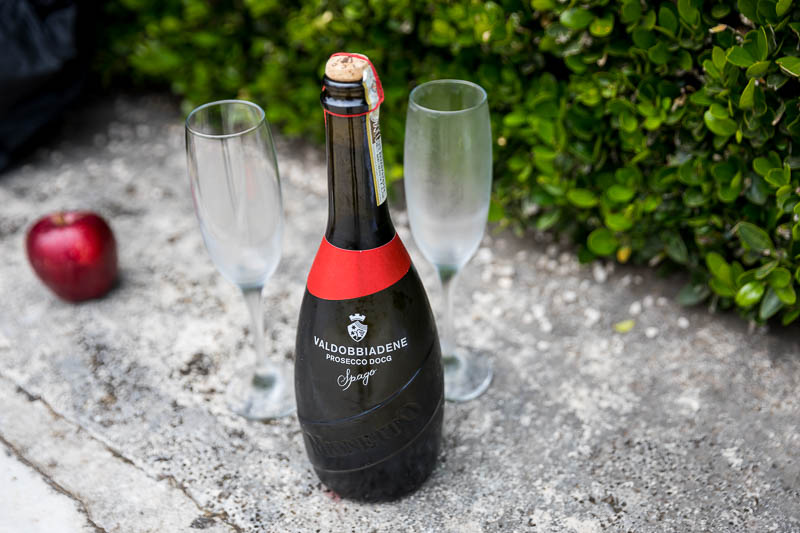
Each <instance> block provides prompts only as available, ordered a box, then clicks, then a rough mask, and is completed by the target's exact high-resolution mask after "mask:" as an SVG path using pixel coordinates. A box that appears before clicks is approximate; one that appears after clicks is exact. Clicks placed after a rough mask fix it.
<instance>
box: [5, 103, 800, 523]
mask: <svg viewBox="0 0 800 533" xmlns="http://www.w3.org/2000/svg"><path fill="white" fill-rule="evenodd" d="M320 117H321V115H320V114H319V113H318V110H309V120H320V122H321V118H320ZM320 127H321V124H320ZM279 158H280V166H281V171H282V176H283V185H284V194H285V203H286V205H285V212H286V216H287V233H286V238H285V241H284V254H283V259H282V262H281V265H280V267H279V268H278V271H277V273H276V274H275V276H274V278H273V279H272V280H271V281H270V283H269V284H268V286H267V288H266V291H265V294H266V299H267V305H266V309H265V315H266V323H267V338H268V342H269V345H270V346H271V347H272V349H273V350H274V351H275V353H276V354H277V355H278V356H279V357H286V358H291V357H292V352H293V344H294V330H295V323H296V317H297V312H298V308H299V304H300V299H301V297H302V293H303V287H304V283H305V275H306V273H307V271H308V267H309V265H310V262H311V259H312V257H313V254H314V252H315V250H316V246H317V243H318V241H319V239H320V237H321V234H322V232H323V229H324V224H325V219H326V197H325V187H326V183H325V169H324V155H323V154H322V153H321V150H320V149H319V148H318V147H315V146H308V145H304V144H297V143H286V142H281V144H280V146H279ZM0 206H2V207H1V208H0V258H2V260H0V295H2V298H3V301H4V304H5V305H3V306H2V307H0V405H2V408H0V450H2V454H3V457H2V458H0V489H1V490H0V492H2V494H3V496H2V497H0V501H3V500H6V501H3V503H0V512H2V511H3V510H4V507H3V506H4V505H5V506H6V508H8V506H9V505H13V506H14V509H13V511H14V512H4V513H3V517H2V519H0V530H2V531H3V532H6V531H9V532H30V531H36V530H37V529H36V527H38V526H37V525H36V524H37V523H38V522H37V521H41V520H53V519H56V518H57V517H61V516H64V517H65V518H63V520H61V519H59V520H58V522H63V523H62V526H61V527H60V528H59V527H54V528H51V529H48V531H59V532H60V531H64V532H73V531H75V532H77V531H80V532H83V531H108V532H117V531H119V532H166V531H189V532H191V531H195V530H202V529H207V530H210V531H281V532H283V531H321V532H324V531H337V532H338V531H354V532H355V531H359V532H362V531H363V532H372V531H447V532H477V531H519V532H529V531H530V532H542V531H547V532H576V533H596V532H600V531H626V532H627V531H636V532H649V531H653V532H657V531H658V532H660V531H664V532H666V531H775V532H781V533H785V532H800V343H798V340H797V333H798V329H797V328H790V329H789V330H787V331H782V332H779V331H777V330H776V331H772V332H768V331H766V330H763V329H753V328H749V327H748V324H746V323H744V322H742V321H740V320H739V319H738V318H736V317H734V316H730V315H719V314H717V315H712V314H709V313H708V312H707V311H706V310H704V309H684V308H681V307H679V306H678V305H677V304H675V303H674V302H673V301H672V297H673V296H674V294H675V293H676V291H677V289H678V288H679V287H680V284H681V281H680V280H661V279H658V278H656V276H655V275H654V274H653V273H651V272H649V271H645V270H639V269H635V268H632V267H619V266H618V267H616V269H614V268H612V267H611V266H603V265H600V264H597V265H594V266H589V267H581V266H579V265H578V264H577V263H576V261H575V259H574V256H573V255H572V254H570V253H569V251H568V249H567V248H565V247H563V246H561V245H558V244H555V243H551V242H549V241H548V237H547V236H533V235H532V236H528V237H526V238H524V239H516V238H513V237H510V236H508V235H507V234H502V233H501V234H493V235H491V236H488V237H487V238H486V239H485V240H484V243H483V245H482V247H481V249H480V250H479V251H478V253H477V254H476V257H475V258H474V259H473V261H472V262H471V263H470V264H469V265H468V266H467V268H466V270H465V272H464V276H463V279H462V282H461V287H460V291H459V293H458V298H457V302H456V304H457V305H456V308H457V309H458V310H459V314H458V318H457V321H456V323H457V326H458V327H459V331H460V339H461V342H463V343H465V344H469V345H471V346H474V347H476V348H477V349H479V350H481V351H483V352H484V353H486V354H488V356H489V357H491V358H492V360H493V361H494V365H495V368H496V378H495V380H494V382H493V383H492V385H491V388H490V389H489V391H488V392H487V393H486V394H485V395H484V396H482V397H481V398H480V399H478V400H476V401H473V402H469V403H465V404H459V405H454V404H448V405H447V410H446V414H445V417H446V421H445V430H444V431H445V439H444V450H443V453H442V457H441V461H440V463H439V465H438V467H437V468H436V470H435V471H434V473H433V475H432V477H431V479H430V480H429V481H428V482H427V483H426V484H425V485H424V486H423V487H422V489H421V490H419V491H418V492H416V493H415V494H413V495H411V496H409V497H407V498H405V499H403V500H401V501H398V502H395V503H388V504H379V505H363V504H357V503H351V502H347V501H342V500H339V499H338V498H336V497H334V496H333V495H331V494H330V493H329V492H327V491H325V490H324V487H322V486H321V485H320V483H319V481H318V480H317V478H316V476H315V475H314V473H313V471H312V470H311V468H310V466H309V463H308V461H307V460H306V457H305V452H304V450H303V447H302V440H301V436H300V432H299V429H298V426H297V422H296V420H295V419H293V418H288V419H284V420H280V421H277V422H272V423H251V422H247V421H245V420H242V419H240V418H237V417H236V416H234V415H231V414H230V413H229V412H228V411H227V409H226V407H225V404H224V401H223V395H222V391H223V390H224V386H225V384H226V383H227V381H228V380H229V379H230V377H231V376H232V375H233V374H234V373H235V371H236V370H237V369H238V368H240V367H241V366H242V365H244V364H246V361H245V360H244V359H246V353H247V351H246V349H245V348H246V346H247V343H248V342H249V336H248V331H247V322H248V321H247V316H246V310H245V306H244V304H243V302H242V301H241V298H240V296H239V294H238V293H237V291H236V289H235V288H234V287H232V286H231V285H229V284H228V283H227V282H225V281H224V280H223V279H222V278H221V277H220V276H219V275H218V274H217V273H216V271H215V269H214V267H213V266H212V264H211V262H210V260H209V258H208V256H207V254H206V252H205V249H204V247H203V244H202V241H201V237H200V233H199V231H198V228H197V223H196V221H195V218H194V214H193V212H192V202H191V199H190V196H189V193H188V180H187V177H186V168H185V160H184V154H183V127H182V121H181V119H180V117H179V114H178V112H177V110H176V108H175V107H174V105H173V104H171V103H170V102H169V101H167V100H165V99H162V98H160V97H157V96H148V97H119V98H116V99H114V100H112V101H105V102H99V103H97V104H95V105H92V106H90V107H87V108H85V109H82V110H80V111H78V112H76V113H73V114H72V115H71V117H70V118H69V120H68V121H67V122H66V123H65V124H64V125H63V126H62V127H61V129H60V134H59V135H58V136H57V139H55V140H53V141H52V142H51V143H50V144H49V145H48V146H46V147H44V148H41V149H39V150H38V151H37V152H36V153H34V154H33V155H31V156H30V157H29V158H28V159H27V160H26V161H25V162H23V164H22V165H21V166H18V167H17V168H15V169H13V170H11V171H9V172H7V173H6V174H5V175H2V176H0ZM61 208H86V209H93V210H97V211H99V212H100V213H102V214H103V215H105V216H106V217H107V218H108V219H109V221H110V223H111V225H112V226H113V228H114V230H115V232H116V235H117V239H118V242H119V248H120V263H121V268H122V276H121V281H120V284H119V286H118V287H117V288H116V289H115V290H114V291H113V292H112V293H110V294H109V295H108V296H107V297H106V298H104V299H102V300H98V301H93V302H89V303H83V304H80V305H72V304H68V303H64V302H62V301H59V300H58V299H57V298H56V297H55V296H53V295H52V294H51V293H50V292H49V291H48V290H47V289H46V288H45V287H44V286H43V285H42V284H40V283H39V282H38V281H37V279H36V278H35V277H34V275H33V273H32V272H31V270H30V268H29V267H28V265H27V262H26V259H25V256H24V252H23V237H24V234H25V231H26V229H27V228H28V227H29V225H30V224H31V223H32V222H33V221H34V220H35V219H36V218H37V217H38V216H40V215H42V214H44V213H46V212H49V211H52V210H56V209H61ZM395 222H396V224H397V225H398V228H399V230H400V232H401V236H402V237H403V238H404V239H405V241H406V243H407V244H409V246H410V247H411V251H412V257H413V259H414V261H415V264H416V265H417V267H418V269H419V270H420V272H421V274H422V275H423V279H424V281H425V283H426V285H427V286H428V288H429V292H430V293H431V294H432V296H433V299H434V301H436V296H437V295H438V290H437V289H436V286H435V283H434V279H433V272H432V270H431V268H430V267H429V266H428V265H427V264H426V263H425V261H424V260H423V259H422V258H421V257H420V255H419V254H418V253H417V252H416V250H415V249H414V248H413V246H412V240H411V237H410V235H409V233H408V230H407V220H406V218H405V215H404V214H403V213H396V214H395ZM631 318H632V319H634V320H635V325H634V327H633V329H632V330H631V331H629V332H628V333H625V334H621V333H618V332H616V331H615V329H614V327H613V326H614V324H617V323H618V322H620V321H622V320H627V319H631ZM8 495H10V497H9V496H8ZM48 498H49V499H50V500H48ZM51 500H52V501H53V502H58V503H53V505H52V506H51V505H42V504H43V503H46V502H48V501H51ZM8 502H19V503H18V504H9V503H8ZM37 505H40V509H44V508H47V511H45V510H40V511H36V510H35V509H36V506H37ZM26 506H30V507H29V508H25V507H26ZM30 509H34V510H33V511H31V510H30ZM51 509H52V510H51ZM44 513H47V514H46V515H45V514H44ZM59 513H62V514H59ZM9 521H12V522H14V521H16V523H9Z"/></svg>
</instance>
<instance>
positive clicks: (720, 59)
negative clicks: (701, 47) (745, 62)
mask: <svg viewBox="0 0 800 533" xmlns="http://www.w3.org/2000/svg"><path fill="white" fill-rule="evenodd" d="M711 60H712V61H713V62H714V66H715V67H717V69H718V70H722V69H723V68H724V67H725V63H727V62H728V59H727V58H726V57H725V50H723V49H722V48H720V47H719V46H715V47H714V48H713V49H712V50H711Z"/></svg>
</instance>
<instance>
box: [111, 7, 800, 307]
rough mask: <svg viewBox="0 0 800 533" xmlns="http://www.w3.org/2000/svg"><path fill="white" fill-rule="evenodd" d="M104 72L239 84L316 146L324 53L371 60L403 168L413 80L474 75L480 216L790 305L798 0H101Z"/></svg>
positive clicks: (797, 236) (718, 289)
mask: <svg viewBox="0 0 800 533" xmlns="http://www.w3.org/2000/svg"><path fill="white" fill-rule="evenodd" d="M106 10H107V14H108V23H107V24H106V26H105V28H106V34H105V37H104V46H102V48H101V50H102V51H101V53H100V54H99V55H98V67H99V69H100V71H101V72H102V73H103V74H104V75H105V76H106V78H107V79H115V78H118V77H122V78H123V79H126V80H127V79H133V80H134V81H138V82H150V83H152V82H153V81H156V82H163V83H168V84H169V86H170V87H171V89H172V90H173V91H174V92H175V93H177V94H179V95H182V96H183V97H184V105H185V109H187V110H188V109H189V108H191V107H192V106H193V105H195V104H198V103H201V102H204V101H208V100H212V99H218V98H225V97H232V96H238V97H242V98H249V99H253V100H255V101H257V102H260V103H261V104H264V105H265V107H266V110H267V114H268V117H269V120H270V121H271V122H272V123H273V124H275V125H277V126H278V127H279V128H280V129H281V130H282V131H283V132H284V133H285V134H289V135H302V136H308V137H311V138H314V139H319V138H320V137H321V135H322V112H321V110H320V107H319V101H318V98H319V89H320V77H321V73H322V68H323V65H324V62H325V60H326V58H327V57H328V55H329V54H330V53H331V52H334V51H339V50H350V51H359V52H363V53H366V54H367V55H369V56H370V58H372V60H373V61H374V63H375V64H376V66H377V68H378V70H379V73H380V75H381V78H382V80H383V83H384V87H385V89H386V103H385V106H384V112H382V113H381V119H382V129H383V134H384V137H385V142H384V146H385V148H384V150H385V153H386V159H387V167H388V168H387V170H388V172H389V176H390V177H392V178H395V179H396V178H399V177H401V176H402V167H401V165H400V163H401V161H402V153H401V152H402V144H403V143H402V138H403V129H404V120H405V103H406V99H407V97H408V92H409V91H410V89H411V88H412V87H413V86H414V85H415V84H417V83H419V82H422V81H426V80H429V79H435V78H445V77H453V78H464V79H470V80H473V81H475V82H477V83H479V84H481V85H482V86H484V87H485V88H486V89H487V90H488V92H489V95H490V105H491V107H492V109H493V127H494V134H495V140H496V142H497V144H496V146H495V198H494V200H493V203H492V210H491V216H492V217H493V218H494V219H495V220H501V221H503V222H504V223H507V224H512V225H513V226H514V227H516V228H524V227H527V226H533V227H536V228H539V229H542V230H546V229H553V230H558V231H566V232H569V233H570V234H572V235H573V236H574V237H575V239H576V240H577V242H578V243H580V246H579V254H580V258H581V259H582V260H587V261H588V260H591V259H593V258H595V257H597V256H612V257H615V258H616V259H617V260H618V261H621V262H627V261H636V262H649V263H650V264H651V265H657V264H659V265H661V266H665V267H675V266H678V267H679V268H682V269H685V270H687V271H688V272H689V273H690V276H691V283H690V284H689V285H688V286H687V287H686V288H685V289H684V290H683V291H681V293H680V294H679V299H680V300H681V301H682V302H683V303H686V304H693V303H698V302H700V301H703V300H706V299H708V298H712V299H713V305H716V306H721V307H733V306H736V307H739V308H740V309H741V310H742V312H743V313H745V314H746V315H748V316H750V317H753V318H755V319H757V320H760V321H763V320H766V319H768V318H770V317H772V316H774V315H778V314H780V315H781V316H782V318H783V322H784V323H789V322H791V321H792V320H794V319H795V318H797V316H798V315H800V303H798V302H797V297H796V293H795V286H796V283H800V268H799V267H800V224H799V223H797V219H798V215H800V187H799V186H800V98H798V95H799V94H800V83H798V76H800V57H798V56H800V5H798V3H797V2H795V3H793V2H792V0H788V1H787V0H780V1H777V2H775V1H771V0H739V1H738V2H729V1H719V2H714V3H711V2H708V3H702V2H699V1H696V0H678V2H677V3H673V2H669V1H665V2H661V3H660V4H655V3H645V2H640V1H639V0H626V1H624V2H608V1H591V2H582V3H578V2H574V1H573V2H571V3H563V4H562V3H558V2H556V1H555V0H531V1H530V2H529V3H518V2H510V1H509V2H502V1H501V2H488V3H479V2H472V1H467V0H457V1H451V2H447V3H441V2H436V1H432V0H425V1H418V2H409V1H404V0H390V1H379V0H373V1H347V2H343V1H329V2H325V1H322V2H311V1H308V0H303V1H301V2H297V3H295V4H294V5H291V3H282V2H279V1H278V0H241V1H234V2H230V1H227V2H226V1H217V2H206V1H205V0H181V1H175V0H167V1H161V0H158V1H157V0H124V1H121V2H111V3H109V4H107V7H106Z"/></svg>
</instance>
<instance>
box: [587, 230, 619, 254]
mask: <svg viewBox="0 0 800 533" xmlns="http://www.w3.org/2000/svg"><path fill="white" fill-rule="evenodd" d="M586 244H587V245H588V246H589V249H590V250H591V251H593V252H594V253H596V254H597V255H611V254H613V253H614V252H615V251H616V249H617V246H619V242H618V241H617V238H616V237H614V234H613V233H611V232H610V231H609V230H608V229H606V228H597V229H596V230H594V231H593V232H591V233H590V234H589V237H588V238H587V239H586Z"/></svg>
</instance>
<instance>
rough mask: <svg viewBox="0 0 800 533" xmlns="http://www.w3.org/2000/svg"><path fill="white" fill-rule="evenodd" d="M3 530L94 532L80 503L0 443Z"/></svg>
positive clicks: (41, 532) (0, 529)
mask: <svg viewBox="0 0 800 533" xmlns="http://www.w3.org/2000/svg"><path fill="white" fill-rule="evenodd" d="M0 487H3V497H2V498H0V531H25V532H26V533H52V532H54V531H58V532H61V533H93V532H94V531H96V530H95V528H93V527H92V526H91V524H89V523H88V521H87V520H86V515H85V514H84V513H82V512H81V509H80V506H79V504H78V503H77V502H76V501H74V500H73V499H71V498H70V497H69V496H68V495H66V494H64V493H63V492H61V491H59V490H58V489H56V488H54V487H53V486H52V485H48V483H47V482H46V481H45V480H44V479H43V478H42V476H40V475H39V473H38V472H36V470H34V469H33V468H32V467H30V466H28V465H26V464H24V463H22V462H20V461H19V458H18V457H17V456H16V455H15V454H14V453H13V452H12V451H11V450H10V449H7V448H4V447H0Z"/></svg>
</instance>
